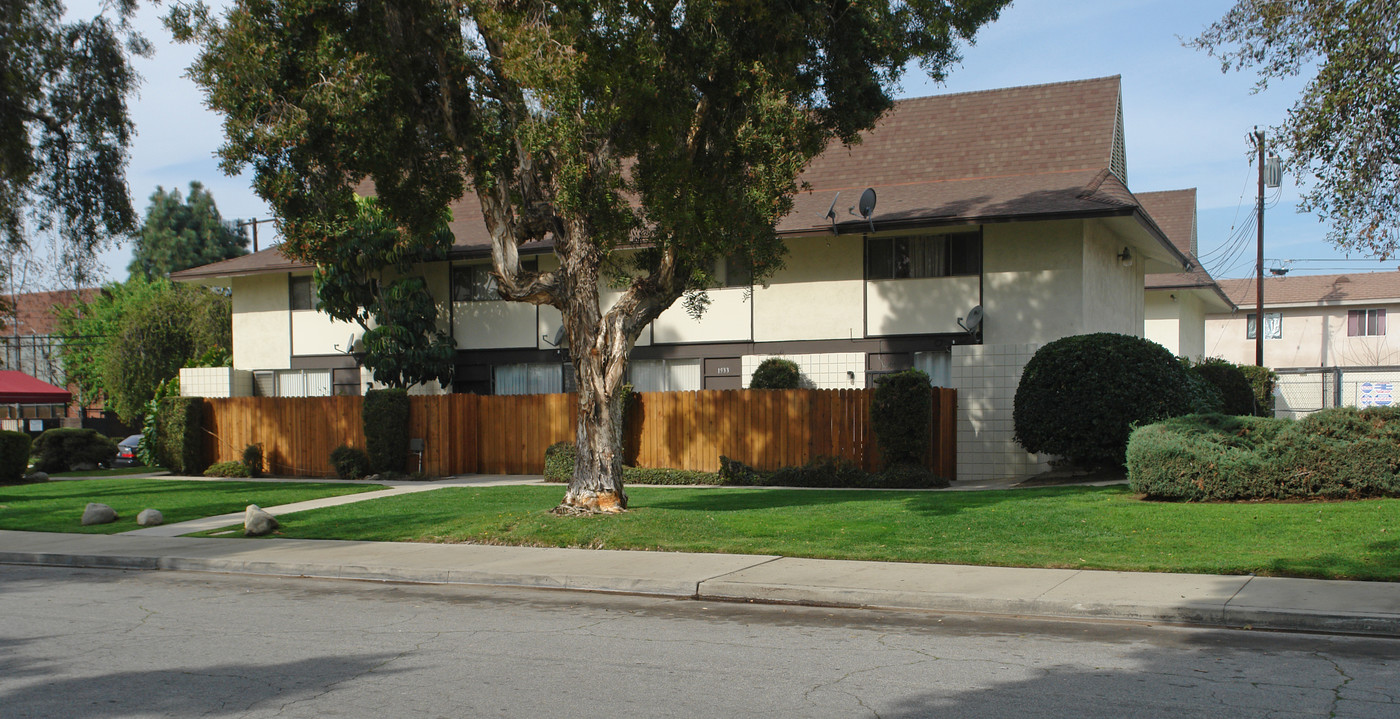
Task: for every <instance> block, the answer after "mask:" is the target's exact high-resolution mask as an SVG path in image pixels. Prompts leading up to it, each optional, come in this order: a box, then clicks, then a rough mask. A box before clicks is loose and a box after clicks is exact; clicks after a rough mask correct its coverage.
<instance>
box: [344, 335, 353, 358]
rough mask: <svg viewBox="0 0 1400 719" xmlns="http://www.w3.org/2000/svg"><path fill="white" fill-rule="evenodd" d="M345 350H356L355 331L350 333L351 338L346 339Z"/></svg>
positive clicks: (346, 351)
mask: <svg viewBox="0 0 1400 719" xmlns="http://www.w3.org/2000/svg"><path fill="white" fill-rule="evenodd" d="M343 351H344V352H345V354H350V353H351V352H354V351H355V333H354V332H351V333H350V338H349V339H347V340H345V349H344V350H343Z"/></svg>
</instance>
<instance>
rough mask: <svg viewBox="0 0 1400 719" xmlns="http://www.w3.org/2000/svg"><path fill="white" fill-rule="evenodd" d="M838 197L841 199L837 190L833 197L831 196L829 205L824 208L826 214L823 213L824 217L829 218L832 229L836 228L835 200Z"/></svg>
mask: <svg viewBox="0 0 1400 719" xmlns="http://www.w3.org/2000/svg"><path fill="white" fill-rule="evenodd" d="M839 199H841V193H839V192H838V193H836V196H835V197H833V198H831V207H828V208H826V214H825V215H823V217H825V218H826V219H828V220H831V229H833V230H834V229H836V201H837V200H839Z"/></svg>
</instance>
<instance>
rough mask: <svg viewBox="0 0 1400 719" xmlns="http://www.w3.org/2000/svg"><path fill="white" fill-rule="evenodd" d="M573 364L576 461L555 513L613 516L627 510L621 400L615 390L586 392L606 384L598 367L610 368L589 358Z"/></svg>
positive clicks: (586, 357)
mask: <svg viewBox="0 0 1400 719" xmlns="http://www.w3.org/2000/svg"><path fill="white" fill-rule="evenodd" d="M581 359H582V360H583V361H579V360H575V362H574V366H575V368H576V371H577V372H578V373H579V392H578V426H577V442H576V445H577V447H578V460H577V461H576V463H575V464H574V476H573V477H572V478H571V479H570V480H569V491H568V492H567V493H565V495H564V501H563V502H561V503H560V505H559V507H558V509H557V510H556V512H559V513H568V514H578V513H589V514H592V513H598V512H601V513H616V512H621V511H623V510H625V509H627V492H626V491H624V490H623V488H622V413H623V408H622V406H621V402H619V399H621V397H620V395H621V392H619V391H618V390H617V389H616V388H614V389H613V391H612V392H611V393H606V394H605V393H599V392H595V391H588V390H586V389H585V388H588V387H596V386H597V385H599V384H603V385H606V384H607V383H606V382H603V381H599V380H602V379H603V378H602V377H600V376H598V375H602V374H606V372H605V371H603V369H604V368H603V367H599V365H606V364H610V363H608V362H606V361H600V359H601V358H599V359H595V358H593V357H591V356H589V355H585V356H584V357H582V358H581Z"/></svg>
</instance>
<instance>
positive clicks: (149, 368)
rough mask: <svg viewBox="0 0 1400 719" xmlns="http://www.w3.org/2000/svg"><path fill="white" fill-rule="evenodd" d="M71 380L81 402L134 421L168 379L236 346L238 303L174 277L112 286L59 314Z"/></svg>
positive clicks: (66, 364)
mask: <svg viewBox="0 0 1400 719" xmlns="http://www.w3.org/2000/svg"><path fill="white" fill-rule="evenodd" d="M58 320H59V328H60V332H62V333H63V334H64V335H66V336H69V337H70V338H74V339H72V340H70V341H68V342H65V343H64V345H63V346H62V348H61V350H60V351H61V353H62V356H63V366H64V370H65V371H66V372H67V374H68V381H69V382H70V383H71V384H73V385H75V386H77V388H78V395H79V400H80V401H82V402H83V403H85V404H86V403H89V402H92V401H94V400H95V399H97V398H98V397H105V399H106V402H105V407H106V408H107V409H109V410H112V411H115V412H116V413H117V414H118V415H120V416H121V418H122V420H123V421H125V422H134V421H135V420H136V419H138V418H139V416H140V415H141V413H142V411H143V409H144V406H145V403H146V402H147V401H149V400H150V399H151V397H152V396H154V394H155V391H156V387H157V385H159V384H160V383H161V382H162V381H165V380H169V379H171V378H174V377H177V376H178V375H179V372H180V368H181V367H184V366H186V365H188V364H189V363H191V362H192V361H194V360H196V359H197V358H200V357H202V356H204V355H207V354H210V353H211V350H214V349H215V348H222V349H224V350H227V349H228V348H230V347H232V346H233V339H232V334H233V331H232V303H231V302H230V300H229V298H228V297H227V296H225V295H221V294H219V293H217V292H212V291H210V290H207V289H205V288H203V287H194V286H190V285H182V284H176V283H173V282H170V281H169V280H163V279H162V280H154V281H147V280H144V279H141V278H139V277H138V278H133V279H131V280H129V281H127V282H125V283H121V284H117V283H113V284H109V285H107V286H106V287H104V288H103V289H102V292H101V293H100V294H98V296H96V297H94V298H93V299H92V300H91V301H90V302H75V303H74V304H72V305H70V306H68V307H64V308H61V309H60V310H59V312H58Z"/></svg>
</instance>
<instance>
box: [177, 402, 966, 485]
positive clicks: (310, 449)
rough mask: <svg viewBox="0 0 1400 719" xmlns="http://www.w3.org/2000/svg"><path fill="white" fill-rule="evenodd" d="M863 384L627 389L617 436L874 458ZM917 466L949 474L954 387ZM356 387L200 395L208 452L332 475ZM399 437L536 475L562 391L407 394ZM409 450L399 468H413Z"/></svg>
mask: <svg viewBox="0 0 1400 719" xmlns="http://www.w3.org/2000/svg"><path fill="white" fill-rule="evenodd" d="M873 394H874V390H759V391H753V390H706V391H700V392H650V393H642V394H638V395H637V396H636V397H637V398H636V404H634V405H633V406H632V407H631V408H630V409H629V411H628V416H627V427H626V429H625V432H624V436H623V444H624V446H625V452H626V455H625V461H626V463H627V464H630V465H634V466H638V467H671V468H675V469H697V470H704V471H715V470H717V469H718V468H719V458H720V455H725V456H727V457H731V458H733V459H737V460H740V461H742V462H744V463H745V464H749V465H752V466H755V467H758V468H760V469H776V468H778V467H783V466H794V465H800V464H803V463H805V462H807V461H808V460H810V459H812V458H814V457H818V456H823V455H825V456H830V457H842V458H846V459H849V460H851V461H853V462H855V463H856V464H858V465H860V466H861V467H862V468H864V469H866V470H872V471H873V470H876V469H879V467H880V457H879V449H878V448H877V446H876V442H875V433H874V430H873V429H872V427H871V423H870V400H871V397H872V396H873ZM932 395H933V396H932V399H933V412H932V415H933V416H932V421H931V422H930V426H929V437H930V440H931V441H930V445H931V447H930V452H929V456H928V457H927V462H926V464H927V466H928V467H929V469H931V470H933V471H934V472H936V473H937V474H939V475H942V476H945V477H949V478H952V477H954V476H956V469H957V464H956V461H957V446H956V429H955V421H956V416H957V412H956V410H957V395H956V393H955V392H954V391H953V390H951V389H944V388H934V389H933V390H932ZM363 402H364V400H363V398H360V397H307V398H287V397H234V398H229V399H210V400H207V401H206V403H205V414H204V428H205V430H206V432H205V449H206V451H207V457H209V459H210V461H214V462H222V461H230V460H237V459H240V458H241V457H242V452H243V448H244V447H245V446H247V445H249V444H253V443H261V444H262V445H263V454H264V456H265V457H266V458H267V461H268V463H269V468H270V470H271V471H272V472H273V473H275V474H291V475H296V476H306V477H315V476H331V475H333V474H334V473H335V470H334V468H333V467H332V466H331V463H330V453H331V450H333V449H335V448H336V447H339V446H341V445H343V444H344V445H350V446H352V447H361V448H363V447H364V445H365V439H364V429H363V426H362V424H361V419H360V413H361V410H362V408H363ZM410 405H411V407H410V419H409V436H411V437H419V438H422V439H423V441H424V452H423V471H424V472H426V473H428V474H430V475H451V474H478V473H479V474H538V473H540V472H543V471H544V452H545V449H546V448H548V447H549V445H551V444H553V443H555V442H564V441H572V440H573V439H574V431H575V424H576V421H577V417H578V403H577V399H576V398H575V396H574V395H572V394H546V395H512V396H490V397H487V396H480V395H472V394H449V395H428V396H415V397H411V398H410ZM417 462H418V459H417V457H416V456H412V455H410V457H409V465H408V469H409V470H410V471H414V470H417V469H418V464H417Z"/></svg>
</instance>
